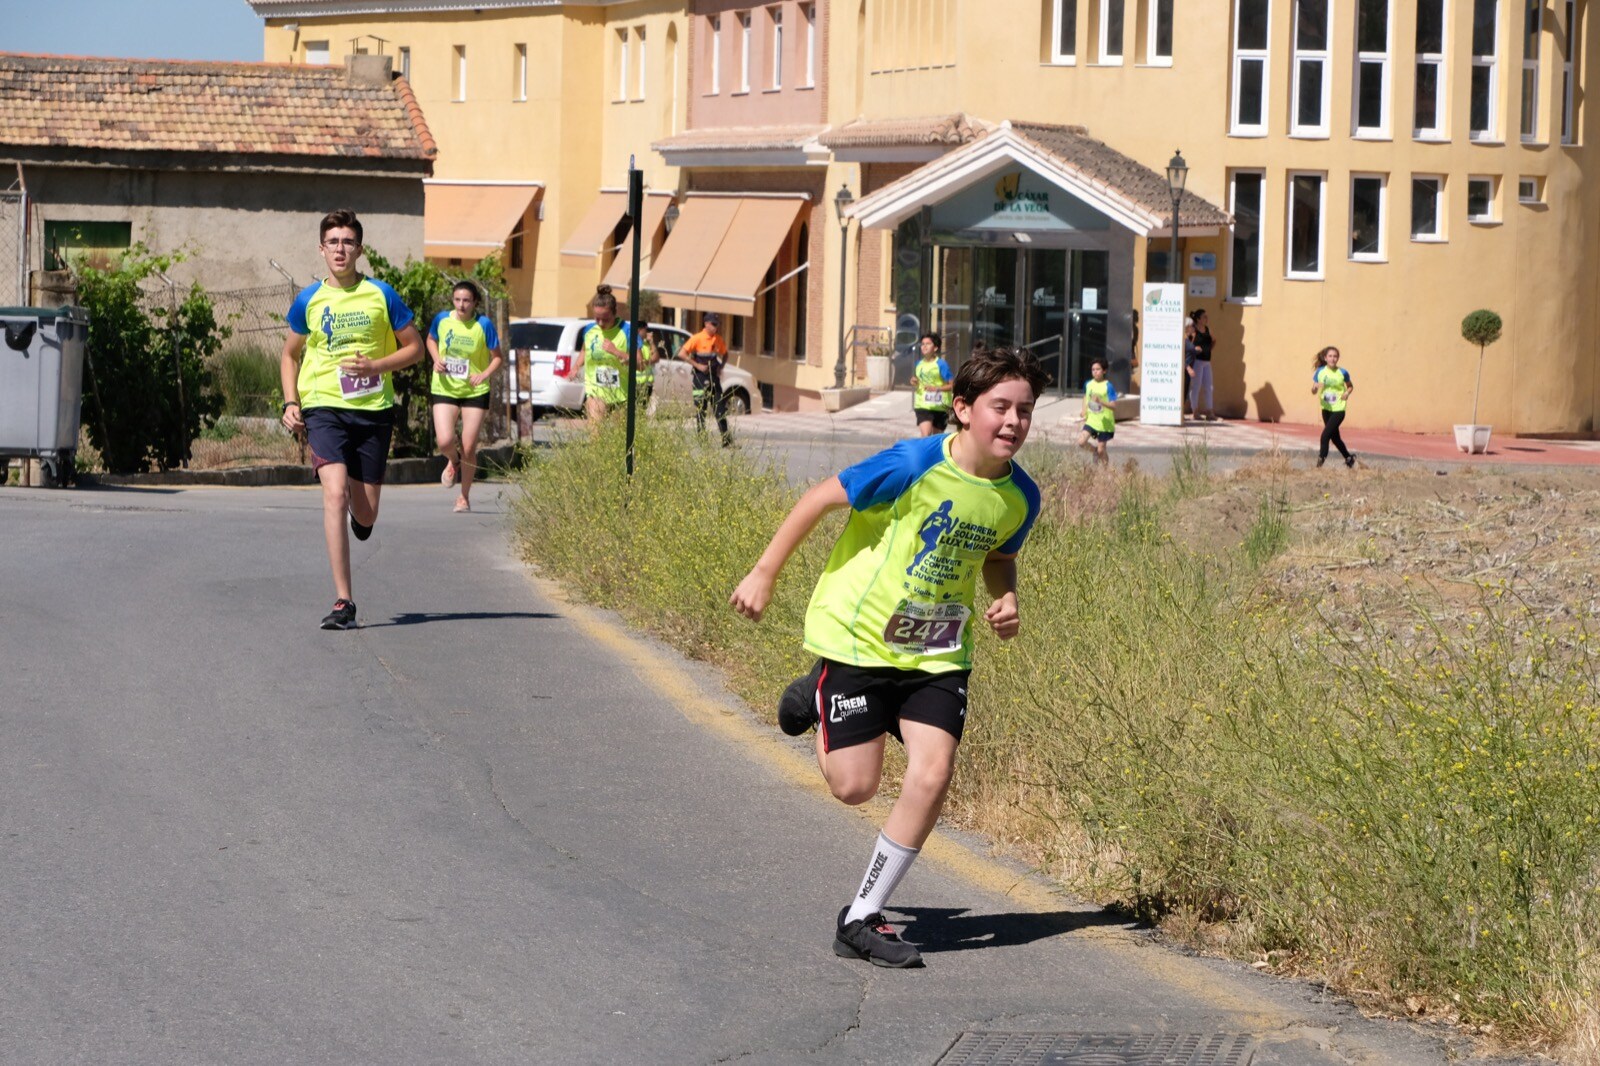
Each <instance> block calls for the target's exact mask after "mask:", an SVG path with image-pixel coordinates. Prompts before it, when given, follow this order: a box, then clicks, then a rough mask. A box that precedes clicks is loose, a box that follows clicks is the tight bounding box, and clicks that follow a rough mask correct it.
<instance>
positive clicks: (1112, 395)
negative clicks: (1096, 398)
mask: <svg viewBox="0 0 1600 1066" xmlns="http://www.w3.org/2000/svg"><path fill="white" fill-rule="evenodd" d="M1106 399H1108V400H1110V401H1111V402H1112V403H1116V402H1117V387H1116V386H1115V385H1113V384H1111V382H1109V381H1108V382H1106Z"/></svg>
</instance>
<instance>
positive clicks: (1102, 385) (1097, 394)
mask: <svg viewBox="0 0 1600 1066" xmlns="http://www.w3.org/2000/svg"><path fill="white" fill-rule="evenodd" d="M1116 402H1117V387H1116V386H1115V385H1113V384H1111V382H1109V381H1096V380H1094V379H1093V378H1090V379H1089V380H1088V381H1087V382H1086V383H1085V384H1084V386H1083V410H1084V416H1083V424H1084V425H1086V426H1088V427H1089V428H1090V429H1093V430H1096V431H1098V432H1100V433H1111V432H1114V431H1115V430H1116V428H1117V413H1116V411H1114V410H1113V409H1112V407H1111V405H1112V404H1114V403H1116Z"/></svg>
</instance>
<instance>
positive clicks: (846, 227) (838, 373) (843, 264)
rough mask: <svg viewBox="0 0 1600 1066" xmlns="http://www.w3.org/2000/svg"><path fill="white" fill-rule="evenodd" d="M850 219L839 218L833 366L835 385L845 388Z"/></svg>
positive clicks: (837, 387) (835, 386) (838, 387)
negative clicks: (835, 357)
mask: <svg viewBox="0 0 1600 1066" xmlns="http://www.w3.org/2000/svg"><path fill="white" fill-rule="evenodd" d="M849 238H850V220H849V219H848V218H844V217H841V218H840V219H839V361H838V362H837V363H835V364H834V367H833V387H834V388H836V389H842V388H844V301H845V295H846V293H845V281H846V278H847V275H848V269H847V268H848V267H849V266H850V240H849Z"/></svg>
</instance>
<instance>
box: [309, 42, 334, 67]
mask: <svg viewBox="0 0 1600 1066" xmlns="http://www.w3.org/2000/svg"><path fill="white" fill-rule="evenodd" d="M305 48H306V64H307V65H308V66H313V67H325V66H327V65H328V64H329V63H332V62H333V51H332V47H331V42H329V41H307V42H306V45H305Z"/></svg>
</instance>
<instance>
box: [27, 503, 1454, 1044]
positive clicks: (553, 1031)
mask: <svg viewBox="0 0 1600 1066" xmlns="http://www.w3.org/2000/svg"><path fill="white" fill-rule="evenodd" d="M502 490H503V489H502V487H501V486H495V485H485V486H482V487H481V488H480V490H479V493H478V500H477V505H478V507H479V510H478V511H477V512H475V513H473V514H471V515H464V516H458V515H453V514H451V513H450V510H449V504H450V494H448V493H446V492H445V490H443V489H440V488H437V487H417V488H399V487H397V488H393V489H391V490H390V491H389V492H388V493H386V494H385V498H384V503H383V510H382V513H381V515H380V519H379V523H378V528H377V532H376V534H375V535H374V537H373V538H372V540H370V541H369V542H367V543H365V544H361V545H357V546H356V549H355V561H356V579H355V580H356V599H357V602H358V603H359V605H360V612H361V615H360V617H361V620H362V622H363V623H364V627H363V628H362V629H360V630H358V631H352V632H345V633H328V632H322V631H320V630H319V629H318V628H317V626H316V623H317V620H318V619H319V618H320V616H321V615H322V614H323V613H324V612H325V611H326V610H327V609H328V606H329V603H330V602H331V600H332V593H331V591H330V585H329V579H328V575H327V567H326V563H325V561H324V557H323V549H322V543H321V531H320V519H319V513H320V500H319V497H318V496H317V495H316V494H315V492H314V491H311V490H300V489H258V490H230V489H193V490H185V491H162V490H120V491H119V490H96V491H51V490H38V489H34V490H26V489H0V538H3V543H4V544H5V546H6V550H5V551H4V553H3V555H0V619H3V622H0V736H3V737H4V743H3V744H0V897H3V898H4V900H5V901H6V902H5V906H4V909H3V910H0V1062H4V1063H8V1064H9V1063H27V1064H35V1063H40V1064H42V1063H68V1062H73V1063H76V1062H91V1063H161V1064H171V1063H272V1064H281V1063H299V1062H306V1063H323V1062H335V1063H413V1062H416V1063H435V1062H448V1063H519V1062H540V1063H545V1062H548V1063H590V1062H593V1063H601V1062H605V1063H633V1062H651V1063H654V1062H663V1063H719V1062H728V1061H741V1062H753V1063H802V1062H804V1063H863V1062H881V1063H933V1062H936V1061H937V1060H939V1059H940V1057H941V1056H942V1055H943V1054H944V1053H945V1051H946V1050H947V1048H949V1047H950V1045H951V1044H952V1042H953V1041H955V1040H957V1038H958V1037H960V1036H961V1034H962V1033H964V1032H967V1031H974V1030H987V1031H1008V1032H1011V1031H1017V1032H1024V1031H1046V1032H1056V1031H1078V1032H1111V1033H1121V1034H1133V1033H1144V1034H1174V1033H1203V1034H1228V1035H1232V1034H1237V1035H1243V1036H1248V1037H1249V1038H1250V1039H1251V1040H1252V1042H1253V1043H1252V1046H1253V1047H1254V1048H1255V1052H1254V1061H1255V1062H1256V1063H1257V1064H1261V1066H1265V1064H1270V1063H1285V1064H1287V1063H1295V1064H1312V1066H1315V1064H1322V1063H1346V1062H1351V1061H1357V1062H1373V1063H1396V1064H1409V1063H1442V1062H1444V1061H1445V1060H1446V1051H1445V1048H1444V1045H1443V1043H1442V1042H1441V1041H1440V1040H1438V1039H1437V1038H1436V1036H1435V1035H1432V1034H1429V1033H1426V1032H1424V1031H1421V1030H1418V1029H1415V1028H1412V1027H1409V1026H1405V1025H1400V1024H1393V1023H1377V1022H1369V1021H1366V1020H1363V1019H1361V1018H1360V1017H1359V1016H1358V1015H1356V1014H1355V1013H1354V1012H1353V1011H1351V1010H1350V1009H1349V1008H1347V1007H1344V1006H1342V1005H1340V1004H1338V1003H1336V1002H1330V1001H1325V1000H1323V999H1322V998H1321V997H1319V996H1317V995H1316V994H1315V991H1314V990H1313V989H1310V988H1308V987H1306V986H1304V985H1300V984H1296V983H1292V982H1282V981H1274V980H1272V979H1269V978H1264V977H1260V976H1258V975H1256V974H1253V973H1252V972H1250V971H1249V970H1248V969H1247V968H1244V967H1239V966H1235V965H1230V964H1223V963H1216V962H1208V961H1202V960H1195V959H1188V958H1184V957H1181V956H1179V955H1178V954H1176V953H1174V952H1172V951H1170V950H1168V949H1166V948H1163V947H1160V946H1158V945H1153V944H1151V943H1150V942H1149V940H1148V938H1147V937H1145V936H1144V935H1143V934H1142V933H1141V932H1139V931H1137V930H1128V929H1126V928H1124V927H1122V926H1120V925H1119V924H1117V922H1116V920H1115V919H1113V918H1112V917H1110V916H1108V915H1105V914H1102V913H1100V912H1096V911H1094V910H1092V909H1088V908H1084V907H1082V906H1080V905H1078V904H1075V903H1073V902H1072V901H1070V900H1065V899H1060V898H1057V897H1054V896H1052V895H1051V894H1050V893H1049V891H1048V890H1047V889H1046V888H1045V887H1044V886H1042V885H1040V884H1038V883H1036V882H1034V881H1033V880H1032V879H1031V878H1029V877H1027V876H1026V875H1025V874H1023V873H1020V872H1017V871H1014V870H1012V869H1010V868H1008V867H1006V866H1004V865H1003V864H999V863H996V862H992V861H989V860H987V859H984V858H983V857H982V856H981V855H980V854H976V853H974V852H972V851H970V850H968V849H967V848H965V847H964V846H962V844H961V843H960V842H951V841H949V840H944V841H943V842H941V843H939V844H937V845H936V846H930V848H929V850H928V853H927V854H926V855H925V857H924V859H923V860H922V861H920V862H919V863H918V865H917V867H916V868H914V869H913V871H912V873H911V875H910V876H909V878H908V879H907V881H906V883H905V884H904V885H903V886H902V887H901V889H900V892H899V893H898V895H897V897H896V900H895V902H896V904H898V905H900V907H901V908H902V909H901V910H900V911H899V913H898V915H897V916H898V917H901V918H903V919H905V920H906V921H907V923H908V928H909V937H910V938H911V939H913V940H915V941H918V942H920V943H922V944H923V948H924V951H925V952H926V953H927V959H928V967H927V968H926V969H924V970H919V971H907V972H896V971H883V970H875V969H873V968H872V967H870V966H867V965H865V964H863V963H860V962H851V961H846V960H842V959H838V958H836V957H835V956H834V955H833V954H832V952H831V950H830V941H831V935H832V923H833V920H834V916H835V914H836V913H837V910H838V908H839V906H840V905H841V904H842V903H843V902H844V900H845V898H846V896H847V895H848V893H849V892H850V891H851V889H852V888H853V886H854V885H855V883H856V881H857V879H858V877H859V875H860V867H861V865H862V864H863V863H864V862H865V859H866V855H867V849H868V848H869V847H870V845H871V842H872V840H873V835H874V829H873V827H872V825H871V824H870V823H869V821H867V820H866V819H864V818H863V817H861V816H860V815H859V814H857V813H855V812H852V811H849V810H847V809H844V808H842V807H841V806H839V805H838V804H836V803H834V802H833V801H832V800H830V799H828V798H826V797H825V796H823V795H821V794H820V793H819V791H818V790H817V788H816V787H815V786H814V785H813V784H810V782H811V780H812V778H813V777H814V773H815V771H814V768H812V769H808V768H807V767H806V766H805V760H806V756H805V753H804V746H803V745H797V744H795V743H792V742H789V741H786V740H784V739H783V738H781V737H779V736H777V735H776V732H775V731H774V730H771V729H769V728H766V727H762V726H759V725H758V724H757V723H756V722H755V721H754V719H753V718H751V717H750V716H749V715H748V714H747V713H746V712H744V711H743V710H742V709H740V708H738V707H737V706H736V705H735V704H734V703H733V701H732V700H731V699H730V698H729V697H728V695H727V694H726V693H725V692H724V691H723V690H722V689H721V688H720V686H719V685H718V684H717V682H716V680H715V679H714V678H712V677H709V676H707V674H706V672H705V670H704V669H703V668H701V667H698V666H696V665H693V664H690V663H687V662H685V661H683V660H681V659H679V658H678V657H677V656H675V655H673V654H672V653H670V652H668V651H666V650H664V649H662V648H660V647H658V646H656V645H654V644H652V643H651V642H649V641H646V640H642V639H640V638H638V637H636V636H632V635H629V634H628V633H627V632H626V631H625V630H623V629H621V627H619V626H618V625H617V624H616V623H615V622H614V621H613V620H611V619H609V618H608V617H607V616H604V615H602V614H600V613H597V612H594V611H592V610H587V609H583V608H579V607H575V606H572V605H570V604H567V603H565V602H562V601H561V600H560V599H558V598H553V597H551V596H550V595H548V594H547V589H546V588H545V586H542V585H540V584H539V583H538V582H536V581H534V580H531V579H530V577H529V575H528V574H527V573H526V571H525V569H524V568H523V567H522V565H521V564H520V563H518V562H517V561H516V560H515V559H514V558H513V557H512V556H511V554H510V552H509V549H508V539H507V536H506V526H505V518H504V516H503V514H502V513H501V512H502V508H501V507H500V505H499V502H498V501H497V498H496V497H497V491H502ZM778 687H779V682H778V681H777V680H775V683H774V691H776V690H777V688H778ZM1019 1061H1027V1060H1025V1059H1024V1060H1019ZM1096 1061H1104V1060H1096ZM1130 1061H1131V1060H1130Z"/></svg>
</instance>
